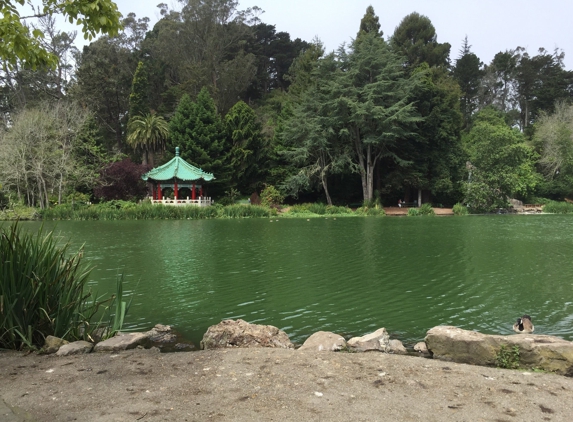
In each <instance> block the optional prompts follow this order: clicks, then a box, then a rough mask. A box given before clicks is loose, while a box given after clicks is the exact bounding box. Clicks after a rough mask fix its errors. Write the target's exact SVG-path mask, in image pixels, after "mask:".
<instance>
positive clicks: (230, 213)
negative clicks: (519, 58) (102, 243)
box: [40, 201, 276, 220]
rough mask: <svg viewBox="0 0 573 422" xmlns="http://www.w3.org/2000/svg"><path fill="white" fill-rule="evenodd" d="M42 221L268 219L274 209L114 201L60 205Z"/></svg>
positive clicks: (248, 206)
mask: <svg viewBox="0 0 573 422" xmlns="http://www.w3.org/2000/svg"><path fill="white" fill-rule="evenodd" d="M40 215H41V218H42V219H44V220H185V219H188V220H195V219H208V218H248V217H271V216H274V215H276V210H275V209H271V208H269V207H264V206H259V205H241V204H235V205H229V206H227V207H223V206H222V205H220V204H216V205H214V206H211V207H196V206H177V207H175V206H166V205H160V204H158V205H153V204H151V203H149V202H147V203H146V202H144V203H142V204H135V203H133V202H127V201H114V203H113V204H112V205H110V203H107V202H106V203H102V204H96V205H90V206H71V205H60V206H57V207H53V208H49V209H45V210H42V211H41V214H40Z"/></svg>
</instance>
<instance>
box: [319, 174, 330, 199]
mask: <svg viewBox="0 0 573 422" xmlns="http://www.w3.org/2000/svg"><path fill="white" fill-rule="evenodd" d="M320 179H321V182H322V188H323V189H324V194H325V195H326V203H327V204H328V205H332V199H331V198H330V193H329V192H328V183H327V180H326V176H325V175H324V174H323V175H322V177H321V178H320Z"/></svg>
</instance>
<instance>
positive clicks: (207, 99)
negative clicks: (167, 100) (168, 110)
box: [168, 88, 229, 195]
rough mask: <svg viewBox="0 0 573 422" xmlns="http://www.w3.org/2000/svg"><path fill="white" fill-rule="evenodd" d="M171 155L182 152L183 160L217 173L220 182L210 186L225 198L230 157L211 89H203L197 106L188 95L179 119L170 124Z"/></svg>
mask: <svg viewBox="0 0 573 422" xmlns="http://www.w3.org/2000/svg"><path fill="white" fill-rule="evenodd" d="M169 133H170V138H169V143H168V149H169V150H170V152H173V151H174V150H175V147H177V146H178V147H180V148H181V158H183V159H184V160H186V161H187V162H189V163H191V164H193V165H194V166H196V167H199V168H200V169H202V170H203V171H206V172H208V173H213V175H214V176H215V178H216V180H215V181H213V182H211V183H210V186H211V188H212V189H211V193H212V194H213V195H216V194H222V192H223V191H224V190H225V189H226V188H227V187H228V181H229V175H228V168H227V165H226V160H225V158H226V157H225V155H226V153H228V145H227V143H226V133H225V127H224V125H223V122H222V121H221V118H220V117H219V115H218V114H217V110H216V107H215V102H214V101H213V98H211V95H209V91H208V90H207V88H203V89H202V90H201V92H200V93H199V95H198V96H197V100H196V101H195V102H193V101H192V100H191V98H190V97H189V96H188V95H184V96H183V97H182V98H181V101H180V102H179V105H178V107H177V110H176V111H175V115H174V116H173V117H172V119H171V121H170V122H169Z"/></svg>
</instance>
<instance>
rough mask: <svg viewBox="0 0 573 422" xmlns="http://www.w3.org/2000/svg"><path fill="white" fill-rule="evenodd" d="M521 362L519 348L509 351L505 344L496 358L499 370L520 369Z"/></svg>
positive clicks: (514, 347)
mask: <svg viewBox="0 0 573 422" xmlns="http://www.w3.org/2000/svg"><path fill="white" fill-rule="evenodd" d="M519 361H520V353H519V346H513V347H512V348H511V349H509V348H508V347H507V346H506V345H505V344H502V345H501V346H500V348H499V351H498V352H497V354H496V356H495V364H496V366H497V367H498V368H505V369H518V368H519Z"/></svg>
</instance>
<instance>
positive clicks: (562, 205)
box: [543, 201, 573, 214]
mask: <svg viewBox="0 0 573 422" xmlns="http://www.w3.org/2000/svg"><path fill="white" fill-rule="evenodd" d="M543 212H548V213H552V214H573V204H571V203H569V202H558V201H550V202H548V203H547V204H546V205H544V206H543Z"/></svg>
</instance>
